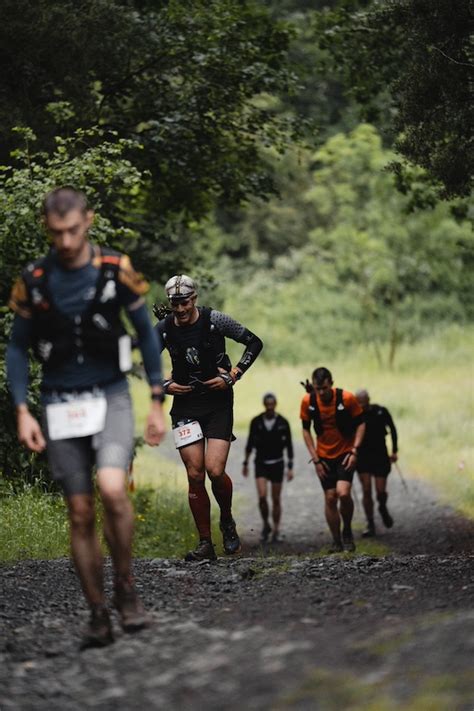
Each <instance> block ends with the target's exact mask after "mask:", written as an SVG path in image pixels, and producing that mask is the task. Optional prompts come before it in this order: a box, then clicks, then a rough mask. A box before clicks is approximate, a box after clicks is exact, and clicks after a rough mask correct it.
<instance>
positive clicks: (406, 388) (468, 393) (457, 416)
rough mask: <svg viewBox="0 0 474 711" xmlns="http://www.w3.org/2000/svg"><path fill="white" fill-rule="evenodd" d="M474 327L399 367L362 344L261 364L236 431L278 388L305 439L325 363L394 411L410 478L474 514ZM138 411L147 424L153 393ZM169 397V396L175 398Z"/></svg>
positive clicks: (143, 393)
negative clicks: (306, 416)
mask: <svg viewBox="0 0 474 711" xmlns="http://www.w3.org/2000/svg"><path fill="white" fill-rule="evenodd" d="M473 352H474V328H473V327H470V328H464V329H462V328H460V327H454V326H453V327H451V328H449V329H445V330H443V331H441V332H439V333H435V334H433V335H432V336H431V337H430V338H427V339H424V340H422V341H420V342H418V343H416V344H413V345H409V344H406V345H403V346H401V347H400V351H399V353H398V357H397V363H396V367H395V368H394V370H388V369H386V368H385V369H383V368H381V367H380V366H379V365H378V364H377V362H376V359H375V356H374V354H373V353H372V352H371V351H370V350H368V349H363V348H360V347H359V348H354V349H353V350H351V351H349V352H346V353H341V354H340V355H339V356H338V357H337V358H335V359H334V360H333V361H332V362H328V361H327V359H324V360H323V361H322V360H321V359H320V357H319V355H318V346H317V334H315V346H314V361H313V362H312V363H306V364H300V365H298V364H295V363H288V365H272V364H269V363H266V362H264V361H257V362H256V363H255V365H254V366H253V367H252V368H251V369H250V370H249V371H248V372H247V373H246V374H245V376H244V377H243V378H242V380H241V381H240V382H239V383H238V384H237V386H236V388H235V396H236V399H235V431H236V432H238V433H240V434H242V435H243V434H244V433H245V432H246V431H247V428H248V424H249V421H250V419H251V418H252V417H253V416H254V415H255V414H256V413H258V412H259V411H261V409H262V402H261V400H262V395H263V393H265V392H267V391H273V392H275V393H276V395H277V398H278V409H279V411H280V412H281V413H282V414H283V415H284V416H285V417H287V418H288V419H289V420H290V423H291V425H292V428H293V435H294V437H295V438H298V437H300V430H301V424H300V421H299V407H300V402H301V398H302V396H303V395H304V391H303V389H302V387H301V385H300V384H299V381H300V380H304V379H305V378H307V377H308V378H309V377H310V376H311V372H312V371H313V370H314V368H315V367H317V366H320V365H325V366H327V367H328V368H329V369H330V370H331V371H332V373H333V376H334V381H335V383H336V385H338V386H342V387H344V388H346V389H348V390H352V391H354V390H356V389H358V388H361V387H365V388H367V389H368V390H369V393H370V395H371V399H372V402H378V403H381V404H383V405H385V406H386V407H388V408H389V410H390V411H391V413H392V415H393V417H394V420H395V423H396V425H397V428H398V431H399V448H400V467H401V469H402V470H403V472H404V474H405V475H406V476H408V477H420V478H423V479H426V480H427V481H429V482H431V483H432V484H433V485H434V486H435V487H436V489H437V491H438V494H439V496H440V498H441V499H442V500H444V501H446V502H448V503H450V504H452V505H453V506H455V507H456V508H457V509H459V510H460V511H462V512H463V513H465V514H467V515H470V516H474V457H473V420H474V418H473V410H474V397H473V394H474V368H473ZM133 391H134V399H135V405H136V415H137V420H138V423H139V424H140V426H142V425H143V419H144V414H145V413H146V410H147V403H148V393H147V390H146V387H145V386H144V384H143V383H135V384H134V385H133ZM170 399H171V398H169V400H170ZM168 406H169V404H168Z"/></svg>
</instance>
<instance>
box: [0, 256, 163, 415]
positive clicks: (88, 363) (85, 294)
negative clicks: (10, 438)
mask: <svg viewBox="0 0 474 711" xmlns="http://www.w3.org/2000/svg"><path fill="white" fill-rule="evenodd" d="M122 262H123V267H122V263H121V273H120V274H119V284H118V298H119V303H120V306H121V307H123V308H124V309H125V310H126V312H127V315H128V317H129V318H130V321H131V322H132V324H133V326H134V328H135V329H136V332H137V335H138V342H139V347H140V350H141V352H142V356H143V362H144V365H145V370H146V373H147V377H148V380H149V382H150V384H151V385H157V384H159V383H160V382H161V358H160V356H159V354H160V352H161V350H162V346H161V343H160V340H159V335H158V334H157V333H156V332H155V330H154V329H153V326H152V324H151V320H150V318H149V315H148V312H147V309H146V306H145V304H144V303H140V300H141V298H142V297H141V295H140V294H141V293H143V290H144V286H143V281H140V278H139V276H138V275H137V274H136V273H135V272H134V271H133V268H132V267H131V265H130V262H129V260H128V257H123V258H122ZM97 278H98V268H97V267H96V266H95V265H94V263H93V261H91V262H89V263H88V264H86V265H85V266H84V267H81V268H79V269H74V270H71V269H65V268H64V267H62V266H61V264H59V263H58V262H55V263H54V265H53V268H52V270H51V274H50V276H49V289H50V292H51V294H52V296H53V298H54V300H55V303H56V304H57V305H58V306H59V307H60V309H61V311H62V312H63V313H65V314H66V315H68V316H71V317H74V316H75V315H81V314H83V313H84V312H85V310H86V309H87V307H88V304H89V303H90V300H91V298H93V296H94V293H95V285H96V282H97ZM145 284H146V283H145ZM145 288H146V287H145ZM10 305H11V307H12V308H13V310H14V311H15V312H16V313H15V320H14V323H13V330H12V335H11V339H10V343H9V345H8V348H7V373H8V381H9V386H10V391H11V393H12V397H13V401H14V403H15V405H19V404H20V403H23V402H26V397H27V390H28V349H29V347H30V345H31V342H32V335H33V317H32V310H31V307H30V304H29V303H28V299H27V293H26V289H25V287H24V284H23V282H22V280H19V281H18V282H17V284H16V285H15V287H14V289H13V293H12V298H11V301H10ZM123 378H124V375H123V373H122V372H121V371H120V370H119V368H118V365H117V364H116V363H115V362H112V361H110V362H104V360H103V359H101V360H98V359H95V358H94V357H93V356H91V355H88V354H87V353H85V354H84V359H83V361H82V362H81V363H78V362H77V359H75V358H74V357H71V358H69V359H67V360H66V361H65V362H64V363H61V364H60V365H59V366H55V367H54V368H52V367H48V365H47V364H45V365H44V366H43V381H42V388H43V390H58V391H61V390H69V389H74V388H78V389H83V388H88V387H93V386H94V385H101V384H103V383H110V382H114V381H119V380H121V379H123Z"/></svg>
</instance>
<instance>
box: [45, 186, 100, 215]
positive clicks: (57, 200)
mask: <svg viewBox="0 0 474 711" xmlns="http://www.w3.org/2000/svg"><path fill="white" fill-rule="evenodd" d="M88 209H89V205H88V203H87V197H86V196H85V194H84V193H83V192H82V191H81V190H76V188H74V187H73V186H72V185H63V186H61V187H60V188H55V189H54V190H51V192H49V193H48V194H47V195H46V197H45V198H44V200H43V207H42V214H43V217H48V215H50V214H51V213H52V212H54V213H55V214H56V215H59V216H60V217H64V216H65V215H67V213H68V212H71V210H80V211H81V212H83V213H86V212H87V210H88Z"/></svg>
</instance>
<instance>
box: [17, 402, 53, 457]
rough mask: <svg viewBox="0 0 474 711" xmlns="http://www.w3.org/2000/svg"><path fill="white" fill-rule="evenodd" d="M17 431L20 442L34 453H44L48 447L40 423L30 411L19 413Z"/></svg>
mask: <svg viewBox="0 0 474 711" xmlns="http://www.w3.org/2000/svg"><path fill="white" fill-rule="evenodd" d="M17 431H18V439H19V440H20V442H21V443H22V444H24V445H26V447H28V449H30V450H31V451H32V452H38V453H39V452H42V451H43V450H44V448H45V447H46V440H45V438H44V437H43V433H42V432H41V427H40V425H39V422H38V420H36V419H35V418H34V417H33V415H32V414H31V413H30V411H29V410H21V411H20V412H19V413H18V420H17Z"/></svg>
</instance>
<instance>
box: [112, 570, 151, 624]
mask: <svg viewBox="0 0 474 711" xmlns="http://www.w3.org/2000/svg"><path fill="white" fill-rule="evenodd" d="M114 605H115V607H116V609H117V611H118V613H119V615H120V622H121V625H122V629H123V630H124V632H138V630H141V629H143V628H144V627H148V626H149V625H150V618H149V617H148V615H147V613H146V610H145V608H144V607H143V603H142V601H141V600H140V598H139V597H138V595H137V592H136V590H135V587H134V585H133V583H132V582H131V581H130V580H121V581H120V582H117V583H116V584H115V595H114Z"/></svg>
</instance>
